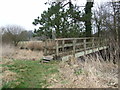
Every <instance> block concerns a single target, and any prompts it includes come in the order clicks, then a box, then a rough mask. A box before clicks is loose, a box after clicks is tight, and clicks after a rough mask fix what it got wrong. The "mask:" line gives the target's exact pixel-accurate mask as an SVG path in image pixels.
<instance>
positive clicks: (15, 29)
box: [0, 25, 28, 46]
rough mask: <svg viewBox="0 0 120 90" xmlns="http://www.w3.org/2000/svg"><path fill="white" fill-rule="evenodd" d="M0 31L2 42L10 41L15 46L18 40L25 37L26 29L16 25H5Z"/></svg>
mask: <svg viewBox="0 0 120 90" xmlns="http://www.w3.org/2000/svg"><path fill="white" fill-rule="evenodd" d="M0 29H1V31H2V41H3V43H12V44H14V45H15V46H17V44H18V43H19V41H22V40H26V39H27V36H28V35H27V31H25V29H24V28H23V27H21V26H18V25H7V26H3V27H1V28H0Z"/></svg>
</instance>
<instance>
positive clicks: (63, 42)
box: [62, 40, 65, 52]
mask: <svg viewBox="0 0 120 90" xmlns="http://www.w3.org/2000/svg"><path fill="white" fill-rule="evenodd" d="M64 44H65V41H64V40H62V51H63V52H64Z"/></svg>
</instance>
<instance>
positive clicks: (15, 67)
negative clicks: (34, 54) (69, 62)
mask: <svg viewBox="0 0 120 90" xmlns="http://www.w3.org/2000/svg"><path fill="white" fill-rule="evenodd" d="M4 68H7V70H6V71H8V74H7V75H6V77H5V78H9V77H10V76H11V79H12V78H13V80H9V79H8V81H7V79H5V80H6V81H4V82H5V83H3V88H45V87H48V86H49V85H50V83H48V82H47V79H48V78H50V76H51V74H54V73H58V67H57V64H56V62H50V63H48V64H45V63H44V64H40V63H39V61H25V60H13V61H12V62H10V61H9V62H7V63H4V64H3V69H4ZM10 72H12V73H14V74H10Z"/></svg>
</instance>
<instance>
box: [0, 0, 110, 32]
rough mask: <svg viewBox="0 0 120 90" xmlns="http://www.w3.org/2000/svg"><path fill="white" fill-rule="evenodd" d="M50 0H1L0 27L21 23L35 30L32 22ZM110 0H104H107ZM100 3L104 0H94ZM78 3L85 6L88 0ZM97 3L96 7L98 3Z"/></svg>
mask: <svg viewBox="0 0 120 90" xmlns="http://www.w3.org/2000/svg"><path fill="white" fill-rule="evenodd" d="M47 1H48V0H0V27H1V26H5V25H12V24H15V25H20V26H22V27H23V28H25V29H26V30H34V28H35V26H34V25H32V22H33V21H34V19H35V18H37V17H38V16H40V15H41V13H42V12H43V11H44V10H47V8H48V7H49V6H47V5H45V4H44V3H45V2H47ZM106 1H108V0H104V2H106ZM94 2H95V3H97V4H99V3H100V2H103V0H94ZM76 3H77V4H78V5H82V6H84V5H85V3H86V0H76ZM97 4H95V7H96V5H97Z"/></svg>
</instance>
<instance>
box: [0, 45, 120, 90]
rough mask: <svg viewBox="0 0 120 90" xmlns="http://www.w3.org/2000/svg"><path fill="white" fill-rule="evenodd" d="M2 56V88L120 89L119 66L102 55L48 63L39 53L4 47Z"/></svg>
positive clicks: (0, 62) (0, 63) (0, 77)
mask: <svg viewBox="0 0 120 90" xmlns="http://www.w3.org/2000/svg"><path fill="white" fill-rule="evenodd" d="M2 54H3V56H2V61H0V70H1V71H2V72H1V74H2V75H1V74H0V79H2V85H0V86H2V88H118V64H114V63H113V61H112V60H111V61H104V59H103V58H102V57H101V56H100V55H99V54H96V55H95V56H88V57H87V56H85V57H84V59H85V62H83V61H82V60H79V61H78V60H76V59H74V58H71V59H70V60H69V61H67V62H62V61H52V62H49V63H40V59H41V58H42V56H43V54H42V52H38V51H31V50H19V49H16V48H14V47H12V48H11V47H8V46H6V47H5V46H4V48H3V52H2ZM0 58H1V57H0Z"/></svg>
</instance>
